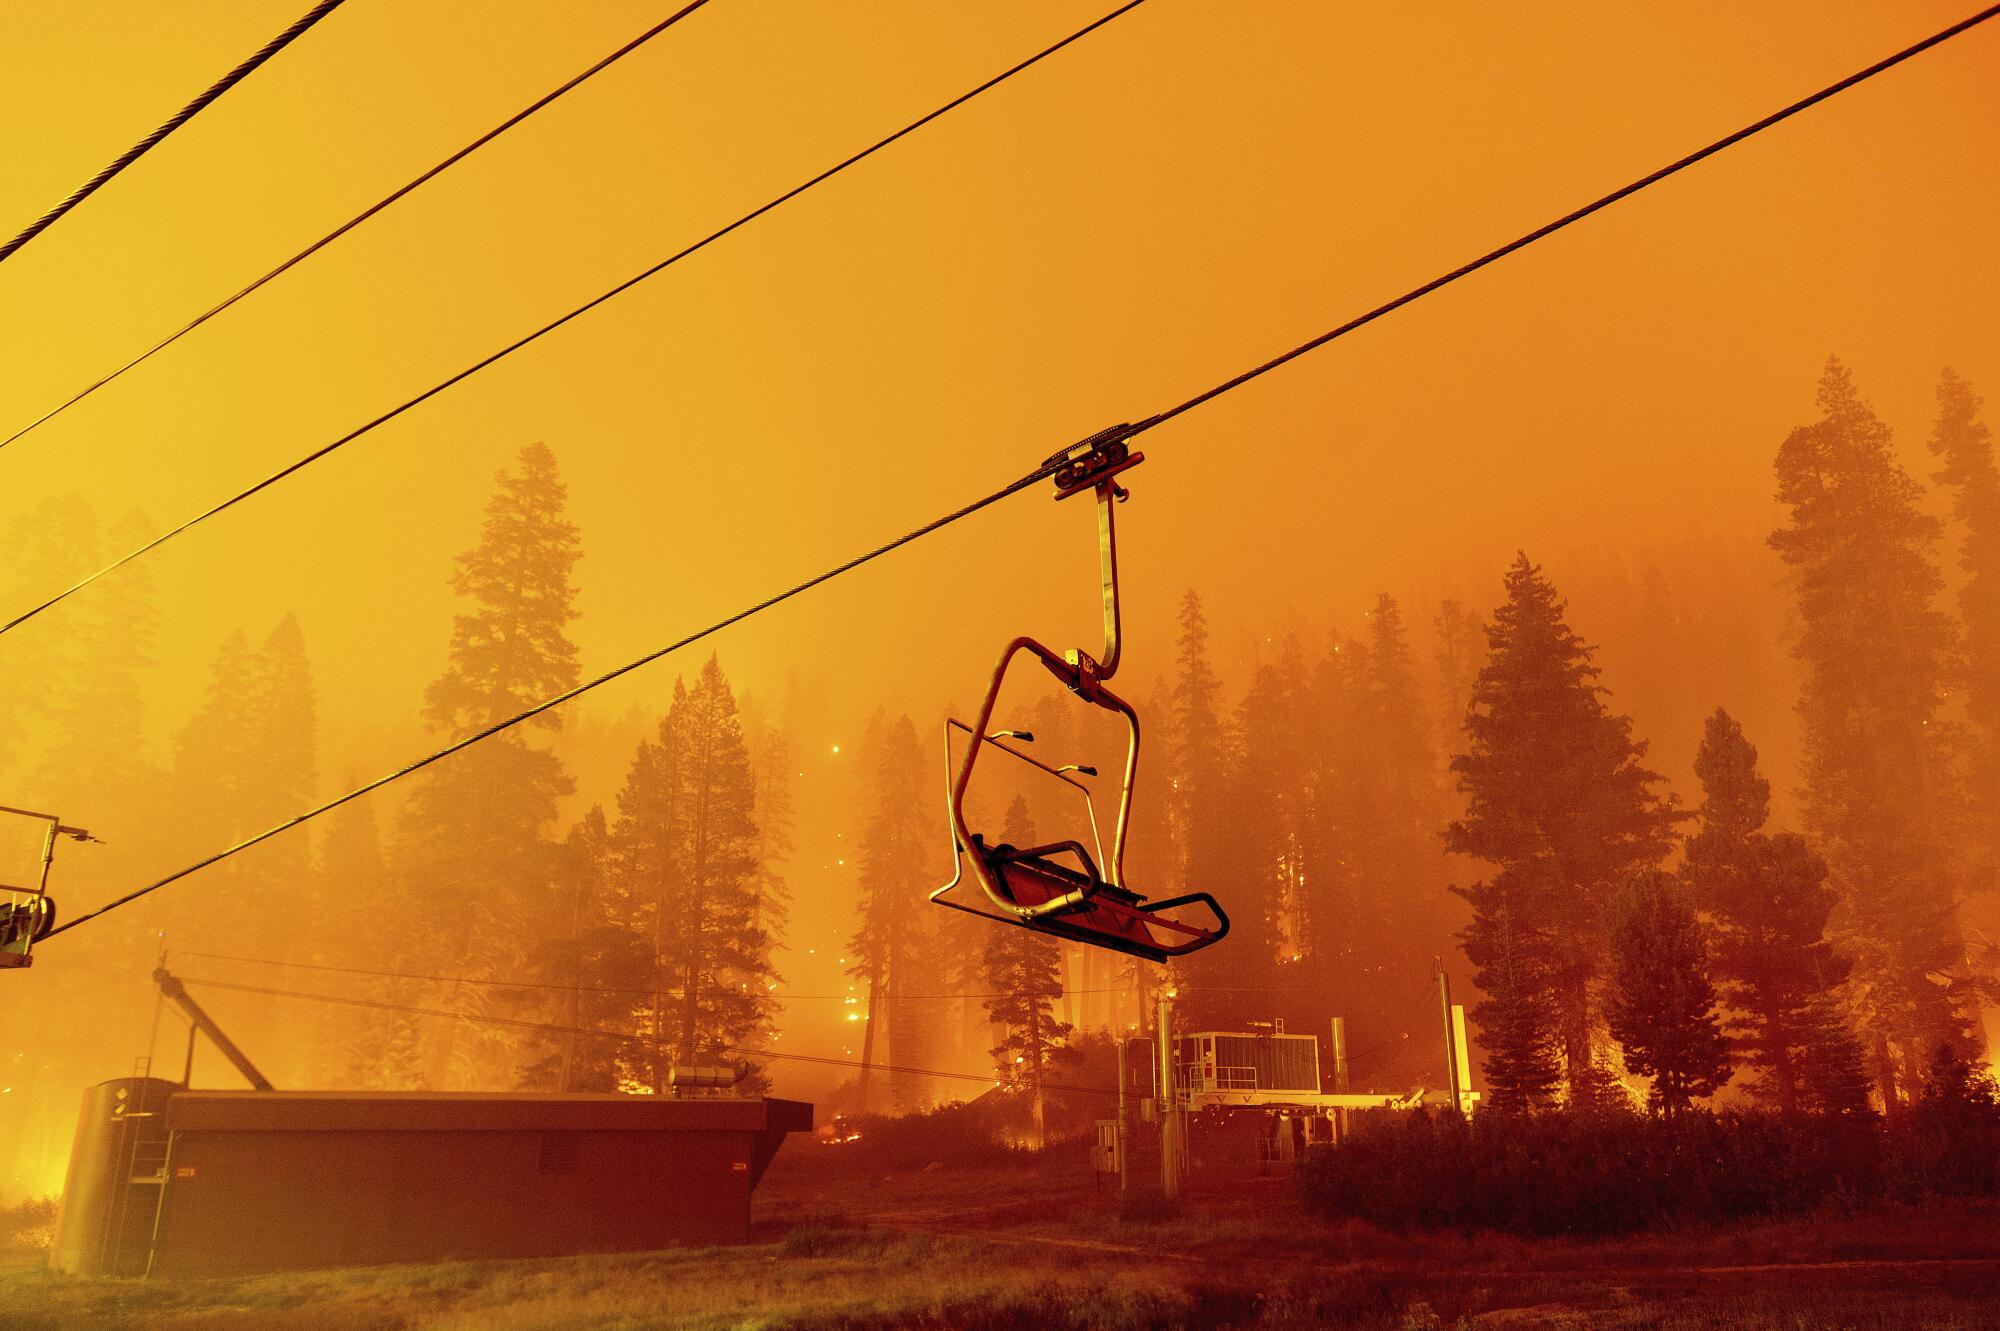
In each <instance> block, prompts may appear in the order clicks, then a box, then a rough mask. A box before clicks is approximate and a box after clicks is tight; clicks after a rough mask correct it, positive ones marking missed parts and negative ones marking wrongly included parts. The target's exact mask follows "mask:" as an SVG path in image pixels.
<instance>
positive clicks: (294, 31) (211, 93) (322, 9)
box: [0, 0, 346, 262]
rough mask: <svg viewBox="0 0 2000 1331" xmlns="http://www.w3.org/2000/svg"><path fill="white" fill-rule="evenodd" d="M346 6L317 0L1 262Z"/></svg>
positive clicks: (9, 248)
mask: <svg viewBox="0 0 2000 1331" xmlns="http://www.w3.org/2000/svg"><path fill="white" fill-rule="evenodd" d="M345 3H346V0H320V2H319V3H318V4H316V5H314V6H313V7H312V8H311V9H309V10H307V11H306V12H305V13H304V14H302V15H300V17H299V19H298V21H297V22H296V23H294V24H292V26H291V27H289V28H286V29H285V30H284V31H283V32H281V33H279V34H278V35H277V36H275V37H273V38H272V39H271V40H270V41H268V42H266V43H264V46H263V49H261V50H260V51H258V52H257V54H255V55H253V56H251V57H250V58H249V59H248V60H245V61H244V62H243V63H242V64H240V65H238V66H237V67H236V68H234V69H232V70H230V71H229V72H228V73H227V74H224V75H223V76H222V77H221V78H219V79H217V80H216V81H215V82H214V83H212V84H210V85H209V86H208V88H207V89H206V90H205V91H204V92H203V93H202V94H201V95H200V96H199V97H196V98H195V99H194V100H193V101H191V102H189V103H188V104H187V105H186V106H183V107H182V108H181V109H180V110H178V111H176V112H175V113H174V114H173V115H172V117H170V118H169V119H168V120H167V122H166V123H165V124H163V125H161V126H160V127H159V128H158V129H156V130H154V131H153V132H152V133H151V134H148V135H147V136H146V137H145V138H143V139H140V140H139V141H138V142H137V143H135V144H133V145H132V146H131V147H130V148H127V149H126V150H125V151H124V152H122V153H120V154H119V155H118V158H117V160H116V161H114V162H112V163H111V165H109V166H107V167H105V168H104V169H103V170H102V171H99V172H98V173H97V174H96V175H94V176H92V177H91V178H90V179H89V180H87V181H85V182H84V183H83V184H82V185H80V186H78V187H77V189H76V190H75V191H74V192H73V193H72V194H71V195H70V196H69V197H68V198H67V199H64V200H63V201H62V202H61V203H59V204H57V205H56V206H55V207H53V208H51V209H49V210H48V211H47V212H45V213H43V214H42V215H41V216H40V217H38V218H36V219H35V220H34V221H32V222H30V223H29V224H28V226H27V229H26V230H24V231H22V232H21V233H20V234H19V235H17V236H15V237H14V238H13V239H12V240H10V241H8V242H7V243H5V244H4V245H0V262H4V261H5V260H6V259H8V258H10V257H11V256H12V255H13V253H14V252H15V251H16V250H18V249H20V248H21V247H22V246H23V245H25V244H27V243H28V242H29V241H31V240H33V239H34V238H35V237H36V236H39V235H41V234H42V232H44V231H46V230H48V229H49V228H50V227H51V226H54V225H55V224H56V222H57V221H59V220H60V219H61V218H62V216H63V215H64V214H65V213H67V212H69V211H70V209H72V208H74V207H76V206H77V205H78V204H79V203H82V202H83V201H84V200H85V199H87V198H89V197H90V196H91V195H93V194H95V193H97V191H98V190H99V189H101V188H103V186H104V185H105V183H106V182H107V181H109V180H110V179H111V178H112V177H113V176H115V175H117V174H118V173H119V172H120V171H123V170H124V169H125V168H126V167H128V166H130V165H132V163H134V162H136V161H138V160H139V159H140V158H141V157H144V156H145V155H146V154H147V153H148V152H150V151H152V149H153V148H154V146H155V145H157V144H158V143H159V142H160V140H162V139H164V138H166V137H167V135H169V134H171V133H173V132H174V131H175V130H177V129H179V128H180V127H181V126H182V125H185V124H186V123H187V122H188V121H190V120H192V119H194V118H195V116H196V115H197V114H199V113H200V111H201V110H202V108H204V107H206V106H207V105H208V104H209V103H210V102H212V101H214V100H215V99H216V98H218V97H220V96H222V94H223V93H225V92H228V91H229V90H230V89H231V88H233V87H235V86H236V85H237V84H239V83H241V82H242V81H243V80H244V79H246V78H248V77H249V76H250V75H251V74H252V73H254V72H255V71H256V69H257V67H258V66H259V65H262V64H263V63H264V62H265V61H266V60H269V59H270V58H271V57H272V56H274V55H276V54H277V53H278V52H280V51H282V50H284V49H285V48H286V47H287V46H290V45H291V44H292V42H293V41H294V40H296V39H297V38H299V37H301V36H303V35H304V34H305V32H306V30H307V29H308V28H310V27H312V26H313V25H314V24H315V23H318V22H319V21H320V20H321V19H323V18H325V17H326V16H327V15H328V14H331V13H332V12H333V11H334V10H336V9H338V8H340V7H341V5H343V4H345Z"/></svg>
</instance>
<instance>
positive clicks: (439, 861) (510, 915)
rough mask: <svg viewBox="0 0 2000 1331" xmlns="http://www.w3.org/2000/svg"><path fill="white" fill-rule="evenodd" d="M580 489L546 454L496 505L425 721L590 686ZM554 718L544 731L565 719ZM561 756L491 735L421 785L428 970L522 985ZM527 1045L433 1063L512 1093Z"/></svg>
mask: <svg viewBox="0 0 2000 1331" xmlns="http://www.w3.org/2000/svg"><path fill="white" fill-rule="evenodd" d="M565 500H566V491H565V489H564V487H563V484H562V481H561V479H560V478H559V477H558V475H557V473H556V463H555V456H554V455H553V454H552V453H551V452H550V451H549V450H548V448H547V447H546V446H544V445H542V444H531V445H529V446H528V447H526V448H524V449H522V450H521V453H520V457H519V459H518V462H517V469H516V470H515V471H512V472H507V471H502V472H500V473H499V474H498V476H497V477H496V481H495V491H494V494H493V495H492V497H491V498H490V499H489V500H488V501H487V504H486V515H485V521H484V523H483V524H482V526H481V529H480V538H479V543H478V544H477V545H475V546H474V547H473V548H472V549H471V550H468V551H467V552H466V553H464V554H462V555H460V556H459V557H458V560H457V567H456V570H455V571H454V573H453V574H452V578H451V585H452V587H453V589H454V590H456V591H457V592H458V593H459V594H460V595H461V596H462V597H464V598H466V600H467V601H468V602H469V603H470V605H469V608H468V609H467V611H466V612H465V613H462V614H459V615H457V616H456V617H455V618H454V621H453V628H452V635H451V643H450V646H449V648H448V649H447V651H446V655H445V668H444V670H443V672H442V673H441V674H439V676H438V678H437V679H436V680H434V681H433V682H432V683H431V684H430V686H429V687H428V688H427V689H426V690H425V694H424V717H425V720H426V721H427V722H428V723H429V724H430V726H431V728H432V729H433V730H434V731H436V732H438V733H439V734H441V735H445V736H449V737H458V736H461V735H465V734H469V733H471V732H473V731H475V730H478V729H480V728H482V727H484V726H487V725H490V724H491V723H493V722H495V721H498V720H500V719H502V718H503V717H506V716H509V715H511V714H513V713H515V712H518V711H519V710H521V708H523V707H524V706H526V705H528V704H529V703H532V702H537V701H539V700H541V699H542V698H545V697H547V696H549V695H551V694H553V693H557V692H559V691H561V690H563V689H566V688H569V687H570V686H572V685H574V684H575V683H576V682H577V678H578V674H577V657H576V648H575V646H574V645H573V644H572V643H571V642H570V641H569V638H568V636H567V631H566V630H567V626H568V624H569V622H570V621H571V620H572V619H574V618H575V617H576V610H575V606H574V600H575V593H574V589H573V586H572V583H571V572H572V569H573V568H574V566H575V564H576V561H577V559H578V558H579V557H580V550H579V546H578V541H577V531H576V528H575V527H574V526H573V525H571V524H570V522H569V521H568V520H567V519H566V518H565V517H564V515H563V511H564V503H565ZM558 720H559V719H558V716H557V714H555V713H544V714H543V715H542V716H541V717H539V718H537V719H536V721H534V722H531V723H529V725H530V726H539V727H543V728H548V727H553V726H555V725H557V724H558ZM572 788H573V787H572V784H571V781H570V778H569V775H568V773H567V772H565V771H564V770H563V766H562V763H561V761H560V760H559V759H558V758H557V757H556V756H555V755H554V754H553V753H551V752H550V751H549V750H548V749H546V748H543V747H541V746H539V745H537V744H536V743H535V742H534V741H533V740H532V738H531V737H530V732H529V731H528V730H527V729H526V728H516V729H514V730H510V731H507V732H504V733H502V734H500V735H498V736H495V737H494V738H492V739H489V740H486V741H484V742H483V743H481V744H479V745H478V746H477V747H476V748H474V749H471V750H469V751H467V752H465V753H461V754H458V755H455V756H454V757H453V758H451V759H449V760H448V761H446V762H444V763H441V764H439V765H438V766H436V767H434V768H432V769H430V771H429V772H428V773H427V774H426V775H425V776H424V777H423V778H421V779H419V781H418V782H417V783H416V784H415V786H414V788H413V790H412V792H411V796H410V799H409V802H408V804H407V805H406V807H405V810H404V816H403V819H402V822H401V826H400V827H399V829H398V838H397V847H398V848H397V854H396V867H397V870H398V872H399V877H400V878H401V881H402V883H403V885H404V887H405V900H406V902H407V911H406V915H405V917H404V924H405V928H406V930H407V936H408V937H409V938H410V941H411V943H412V945H413V946H412V956H413V960H419V961H421V962H422V964H423V965H424V966H425V967H427V968H432V969H440V970H445V971H447V972H448V973H452V974H463V975H466V976H469V977H471V978H475V979H512V978H518V977H519V976H520V975H521V974H522V972H523V971H524V969H525V968H526V967H527V966H528V964H529V958H530V955H531V953H532V952H533V950H534V948H535V946H536V944H537V943H538V941H539V938H540V934H539V932H538V929H537V922H538V920H539V918H540V915H541V913H542V911H543V910H544V909H545V903H546V902H547V900H548V899H549V895H550V891H551V887H552V884H553V881H554V879H555V877H556V874H557V871H558V870H557V864H556V855H555V845H554V843H553V842H552V841H551V840H550V839H549V829H550V827H551V824H553V822H554V821H555V817H556V812H557V802H558V801H559V800H560V799H561V798H562V797H563V796H565V795H568V794H569V793H570V791H571V790H572ZM449 1001H450V1003H451V1004H452V1005H453V1006H454V1007H455V1009H456V1010H458V1011H460V1012H462V1013H463V1014H465V1015H467V1016H484V1015H488V1014H489V1012H490V1010H491V1008H492V994H491V993H489V992H488V991H487V990H486V989H485V988H482V987H480V986H475V985H464V986H460V987H459V988H458V989H457V990H456V991H455V992H454V993H453V995H452V997H451V999H450V1000H449ZM518 1043H519V1041H518V1040H516V1039H515V1038H513V1037H512V1036H510V1035H509V1034H508V1033H507V1032H506V1031H505V1030H504V1028H499V1027H495V1026H491V1025H483V1024H474V1023H454V1024H452V1025H450V1026H449V1027H448V1028H447V1030H446V1032H445V1038H444V1042H443V1043H442V1044H441V1045H440V1046H438V1047H437V1048H436V1050H435V1051H434V1053H433V1057H432V1059H431V1068H430V1072H429V1075H428V1078H427V1080H428V1081H429V1083H430V1084H431V1085H451V1086H459V1087H470V1086H492V1085H494V1084H495V1083H503V1084H509V1085H511V1084H512V1083H513V1082H514V1080H515V1079H516V1077H517V1076H518V1064H517V1052H516V1047H517V1045H518Z"/></svg>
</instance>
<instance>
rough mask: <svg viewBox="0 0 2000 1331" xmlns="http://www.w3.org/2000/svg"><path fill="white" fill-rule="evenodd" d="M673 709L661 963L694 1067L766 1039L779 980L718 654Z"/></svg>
mask: <svg viewBox="0 0 2000 1331" xmlns="http://www.w3.org/2000/svg"><path fill="white" fill-rule="evenodd" d="M674 710H675V712H676V713H678V714H679V715H677V716H673V717H670V718H669V721H668V725H669V727H670V729H672V730H673V731H674V732H675V734H676V737H677V739H678V743H679V746H680V761H679V763H678V764H677V766H678V768H679V771H678V775H679V778H680V779H679V783H678V789H677V790H676V792H675V795H676V798H677V799H678V802H679V804H680V812H679V816H678V818H677V819H676V820H675V821H676V822H677V823H678V828H679V836H678V837H677V838H676V843H677V844H675V846H674V847H673V849H674V851H675V852H676V855H675V859H676V866H675V867H676V869H677V871H678V873H677V877H678V882H677V883H676V887H677V888H678V891H677V892H676V893H675V894H674V896H673V897H672V898H670V902H669V910H668V914H667V919H666V922H665V926H664V928H663V929H662V930H661V937H662V938H663V940H664V946H663V949H662V952H661V955H660V958H659V961H660V965H661V967H662V969H663V970H664V971H665V972H666V974H667V975H668V976H670V977H671V978H672V979H673V981H674V983H675V985H676V986H677V987H678V990H679V993H678V1001H677V1002H675V1003H674V1004H672V1005H670V1016H671V1018H672V1020H671V1024H670V1027H669V1029H670V1032H671V1035H672V1049H673V1051H674V1055H675V1057H676V1059H677V1060H678V1061H680V1062H682V1063H692V1062H697V1061H700V1060H703V1059H705V1058H708V1057H712V1056H713V1053H714V1051H718V1050H723V1051H727V1050H732V1049H735V1048H737V1047H740V1046H741V1045H743V1044H744V1043H746V1042H749V1041H754V1040H761V1039H762V1038H764V1036H765V1035H766V1033H767V1030H768V1027H769V1025H770V1017H771V1013H772V1010H773V1008H774V1007H775V1003H774V1000H773V999H772V998H771V992H772V990H773V989H774V988H775V986H776V984H777V979H778V977H777V974H776V972H775V970H774V969H773V967H772V964H771V950H772V938H771V932H770V929H769V928H768V927H767V926H766V924H765V923H763V922H762V921H763V920H764V919H765V918H766V917H765V912H764V909H763V889H764V882H763V874H762V872H761V869H762V866H761V864H760V863H759V860H758V850H759V847H760V841H759V837H758V832H757V823H756V818H755V813H756V807H757V787H756V782H755V779H754V778H753V776H752V775H751V769H750V751H749V748H748V746H747V745H745V744H744V742H743V727H742V724H741V722H740V721H739V720H738V718H737V715H736V699H735V695H734V694H733V693H732V692H731V691H730V687H729V681H728V680H727V679H726V678H724V676H723V673H722V666H721V664H720V662H718V661H717V660H716V658H715V657H713V656H711V657H709V659H708V661H707V662H706V664H704V665H703V666H702V668H701V674H700V675H699V676H698V677H697V678H696V680H695V683H694V687H693V688H691V689H689V690H687V692H686V694H685V696H683V697H680V698H678V699H676V705H675V709H674Z"/></svg>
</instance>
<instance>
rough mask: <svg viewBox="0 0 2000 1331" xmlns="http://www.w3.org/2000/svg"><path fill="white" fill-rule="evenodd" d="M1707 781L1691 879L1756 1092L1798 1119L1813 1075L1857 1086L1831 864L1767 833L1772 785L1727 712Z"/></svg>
mask: <svg viewBox="0 0 2000 1331" xmlns="http://www.w3.org/2000/svg"><path fill="white" fill-rule="evenodd" d="M1695 775H1696V776H1698V777H1699V778H1700V779H1701V783H1702V790H1703V794H1704V798H1703V801H1702V805H1701V808H1700V810H1699V815H1700V818H1701V826H1700V830H1699V831H1698V832H1697V833H1696V834H1695V835H1694V836H1693V837H1690V838H1689V839H1688V843H1687V861H1686V864H1685V866H1684V867H1683V870H1682V872H1683V875H1684V876H1685V878H1686V880H1687V882H1688V884H1689V887H1690V888H1691V890H1692V891H1693V893H1694V900H1695V903H1696V905H1698V906H1699V907H1700V908H1701V909H1702V910H1704V911H1706V912H1707V913H1708V915H1709V918H1710V919H1711V921H1712V922H1713V927H1714V932H1715V938H1714V952H1715V962H1716V971H1717V974H1718V976H1719V977H1720V979H1721V981H1722V993H1723V996H1724V997H1725V998H1726V999H1727V1001H1728V1002H1729V1004H1730V1006H1731V1008H1732V1009H1733V1010H1732V1012H1731V1016H1730V1030H1731V1034H1733V1035H1734V1036H1735V1037H1736V1039H1737V1040H1738V1041H1739V1042H1740V1044H1741V1046H1742V1048H1743V1051H1744V1053H1745V1054H1746V1055H1747V1059H1746V1061H1747V1062H1748V1063H1749V1064H1750V1066H1751V1067H1752V1068H1755V1069H1756V1070H1757V1071H1758V1072H1760V1073H1761V1074H1762V1077H1761V1079H1760V1080H1759V1081H1758V1082H1757V1084H1756V1087H1755V1089H1756V1091H1757V1093H1758V1095H1759V1096H1760V1098H1763V1099H1767V1100H1769V1101H1770V1102H1771V1103H1772V1104H1774V1105H1776V1106H1777V1107H1778V1108H1780V1109H1782V1110H1785V1111H1787V1112H1789V1111H1791V1110H1793V1109H1796V1108H1798V1107H1799V1105H1800V1081H1801V1078H1802V1077H1804V1076H1806V1075H1808V1073H1809V1067H1810V1066H1816V1067H1817V1069H1818V1070H1819V1071H1821V1072H1823V1073H1826V1074H1828V1075H1830V1076H1832V1077H1833V1079H1834V1080H1835V1081H1836V1082H1838V1081H1843V1080H1844V1079H1845V1076H1846V1073H1845V1070H1844V1069H1845V1063H1844V1061H1843V1056H1842V1055H1841V1054H1840V1052H1839V1050H1838V1049H1836V1048H1834V1047H1833V1044H1837V1043H1838V1042H1840V1041H1842V1040H1845V1041H1848V1042H1849V1043H1851V1042H1852V1038H1853V1037H1852V1036H1851V1035H1850V1034H1848V1033H1847V1032H1846V1031H1845V1030H1844V1028H1843V1025H1842V1024H1838V1018H1839V1008H1838V1004H1837V1000H1836V998H1835V993H1836V991H1837V989H1838V987H1839V986H1840V984H1841V982H1842V981H1843V980H1845V979H1846V978H1847V974H1848V972H1849V970H1851V969H1852V967H1853V963H1852V962H1851V961H1850V960H1849V959H1848V958H1846V957H1843V956H1840V955H1839V954H1837V953H1836V952H1835V951H1834V949H1833V945H1832V944H1831V943H1830V942H1828V941H1827V939H1826V936H1825V935H1826V924H1827V919H1828V917H1829V916H1830V915H1831V914H1832V912H1833V907H1834V891H1833V888H1832V887H1831V886H1829V885H1828V883H1827V881H1826V878H1827V870H1826V862H1825V861H1824V860H1823V859H1821V858H1820V856H1819V855H1818V854H1817V853H1815V852H1814V851H1813V849H1812V848H1811V847H1810V846H1809V845H1807V844H1806V841H1805V838H1803V837H1800V836H1797V835H1795V834H1793V833H1789V832H1787V833H1779V834H1777V835H1775V836H1773V835H1770V834H1767V833H1766V832H1765V831H1764V830H1763V829H1764V824H1765V822H1766V821H1767V819H1768V818H1769V816H1770V806H1771V786H1770V783H1769V782H1768V781H1766V780H1764V778H1763V777H1762V776H1760V775H1759V774H1758V771H1757V750H1756V748H1755V747H1753V746H1752V745H1751V743H1750V741H1749V740H1748V739H1746V738H1744V735H1743V728H1742V727H1741V726H1739V725H1738V724H1737V723H1736V721H1735V719H1734V718H1732V717H1731V716H1730V715H1729V713H1728V712H1726V711H1724V710H1723V709H1721V708H1719V707H1718V708H1716V710H1715V714H1714V715H1713V716H1711V717H1709V719H1708V724H1707V727H1706V729H1705V732H1704V735H1703V738H1702V744H1701V749H1700V751H1699V752H1698V753H1697V754H1696V756H1695ZM1830 1020H1831V1021H1834V1022H1835V1023H1837V1024H1835V1025H1832V1026H1829V1025H1828V1022H1829V1021H1830ZM1829 1042H1831V1043H1829ZM1815 1050H1816V1051H1817V1056H1814V1052H1813V1051H1815ZM1833 1089H1834V1094H1835V1098H1840V1094H1841V1092H1840V1091H1839V1090H1838V1088H1833ZM1865 1093H1866V1092H1865V1090H1864V1095H1865Z"/></svg>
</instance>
